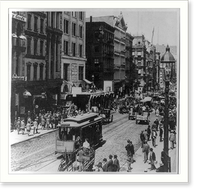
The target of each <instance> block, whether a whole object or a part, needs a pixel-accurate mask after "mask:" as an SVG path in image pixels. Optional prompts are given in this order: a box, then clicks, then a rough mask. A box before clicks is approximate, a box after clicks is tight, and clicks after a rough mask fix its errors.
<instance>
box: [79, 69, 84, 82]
mask: <svg viewBox="0 0 200 194" xmlns="http://www.w3.org/2000/svg"><path fill="white" fill-rule="evenodd" d="M83 68H84V67H83V66H79V68H78V79H79V80H83Z"/></svg>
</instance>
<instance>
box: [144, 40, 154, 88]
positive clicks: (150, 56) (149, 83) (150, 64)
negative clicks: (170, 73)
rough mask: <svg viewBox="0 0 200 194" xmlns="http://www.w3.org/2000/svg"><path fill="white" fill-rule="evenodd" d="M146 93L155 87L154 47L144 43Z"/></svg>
mask: <svg viewBox="0 0 200 194" xmlns="http://www.w3.org/2000/svg"><path fill="white" fill-rule="evenodd" d="M145 70H146V85H145V86H146V87H145V88H146V91H153V90H154V89H155V85H156V47H155V46H154V45H152V44H151V43H150V42H149V41H146V69H145Z"/></svg>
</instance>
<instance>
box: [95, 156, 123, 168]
mask: <svg viewBox="0 0 200 194" xmlns="http://www.w3.org/2000/svg"><path fill="white" fill-rule="evenodd" d="M95 167H96V168H95V169H94V171H96V172H119V171H120V164H119V160H118V156H117V155H114V156H113V155H109V156H108V159H107V158H104V159H103V160H102V162H99V163H98V164H97V165H96V166H95Z"/></svg>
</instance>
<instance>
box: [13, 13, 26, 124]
mask: <svg viewBox="0 0 200 194" xmlns="http://www.w3.org/2000/svg"><path fill="white" fill-rule="evenodd" d="M11 21H12V24H11V25H12V31H11V34H12V50H11V75H12V76H11V79H12V81H11V122H14V120H15V119H16V117H18V116H21V115H22V116H23V114H24V106H23V93H24V92H25V87H24V85H25V82H26V75H25V60H24V57H25V54H26V43H27V41H26V37H25V34H24V29H25V25H26V21H27V18H26V13H25V12H12V20H11Z"/></svg>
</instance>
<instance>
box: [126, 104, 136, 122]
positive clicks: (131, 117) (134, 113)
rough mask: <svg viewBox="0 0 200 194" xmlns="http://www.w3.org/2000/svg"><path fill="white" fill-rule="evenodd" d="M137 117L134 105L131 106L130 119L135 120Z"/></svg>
mask: <svg viewBox="0 0 200 194" xmlns="http://www.w3.org/2000/svg"><path fill="white" fill-rule="evenodd" d="M135 119H136V111H135V109H134V108H133V107H131V108H130V111H129V114H128V120H135Z"/></svg>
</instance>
